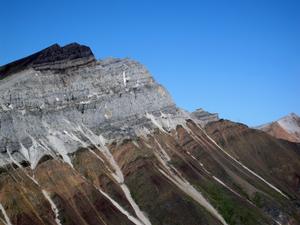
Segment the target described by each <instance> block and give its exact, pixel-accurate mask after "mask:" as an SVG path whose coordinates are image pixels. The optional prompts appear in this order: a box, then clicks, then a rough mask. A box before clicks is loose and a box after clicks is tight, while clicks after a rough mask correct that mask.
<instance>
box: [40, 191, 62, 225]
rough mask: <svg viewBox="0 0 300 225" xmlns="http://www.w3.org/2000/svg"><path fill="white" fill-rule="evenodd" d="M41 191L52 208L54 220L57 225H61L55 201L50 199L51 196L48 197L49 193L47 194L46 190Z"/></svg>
mask: <svg viewBox="0 0 300 225" xmlns="http://www.w3.org/2000/svg"><path fill="white" fill-rule="evenodd" d="M42 193H43V195H44V197H45V198H46V199H47V200H48V202H49V203H50V205H51V209H52V211H53V212H54V215H55V222H56V223H57V225H62V224H61V222H60V219H59V210H58V208H57V207H56V205H55V203H54V202H53V201H52V199H51V197H50V195H49V194H48V192H47V191H45V190H42Z"/></svg>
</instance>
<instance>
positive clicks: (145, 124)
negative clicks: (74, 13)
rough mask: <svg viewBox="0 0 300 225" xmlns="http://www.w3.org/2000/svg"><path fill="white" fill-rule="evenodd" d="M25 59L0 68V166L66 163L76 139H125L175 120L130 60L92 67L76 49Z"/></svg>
mask: <svg viewBox="0 0 300 225" xmlns="http://www.w3.org/2000/svg"><path fill="white" fill-rule="evenodd" d="M25 59H26V60H24V59H23V60H20V61H17V62H15V63H12V64H9V65H8V66H4V67H2V74H1V77H2V78H3V77H4V78H3V79H2V80H0V165H4V164H7V163H11V162H15V163H17V162H21V161H28V162H30V163H31V165H32V167H34V166H35V165H36V163H37V162H38V160H39V159H40V158H41V157H42V156H43V155H45V154H48V155H51V156H53V157H55V156H57V155H60V156H62V157H63V158H64V160H66V161H68V153H71V152H74V151H76V150H77V149H78V148H79V147H80V146H82V143H81V140H85V141H86V139H88V140H89V141H90V142H93V141H95V140H94V139H95V138H98V137H102V136H104V137H105V138H106V139H115V138H122V137H132V136H134V135H136V134H137V133H139V134H141V133H143V132H147V131H148V130H149V129H151V128H153V127H154V125H153V124H155V123H153V118H155V117H161V116H162V115H164V116H165V115H168V117H170V116H171V117H182V115H181V114H180V110H178V109H177V108H176V106H175V104H174V103H173V101H172V99H171V97H170V95H169V93H168V92H167V91H166V90H165V89H164V88H163V87H162V86H161V85H159V84H157V83H156V82H155V81H154V80H153V78H152V77H151V75H150V74H149V72H148V71H147V69H146V68H145V67H144V66H142V65H141V64H139V63H137V62H135V61H132V60H129V59H106V60H101V61H96V60H95V59H94V56H93V54H92V53H91V52H90V50H89V48H87V47H82V46H80V45H77V44H75V45H74V44H73V45H68V46H65V47H63V48H61V47H59V46H56V45H55V46H52V47H50V48H48V49H46V50H44V51H41V52H39V53H36V54H34V55H33V56H29V57H27V58H25ZM3 68H4V69H3ZM5 68H6V69H5ZM7 68H9V69H7ZM3 71H4V72H3ZM14 71H18V72H14ZM0 72H1V71H0ZM149 115H151V116H152V117H149ZM149 118H150V119H149ZM151 119H152V121H151Z"/></svg>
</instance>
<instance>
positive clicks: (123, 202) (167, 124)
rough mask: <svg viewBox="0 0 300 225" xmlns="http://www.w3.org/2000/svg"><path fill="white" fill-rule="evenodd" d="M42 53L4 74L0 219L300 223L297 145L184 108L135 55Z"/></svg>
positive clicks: (0, 85)
mask: <svg viewBox="0 0 300 225" xmlns="http://www.w3.org/2000/svg"><path fill="white" fill-rule="evenodd" d="M51 48H53V49H52V50H51ZM49 49H50V50H49ZM55 49H56V50H55ZM81 49H82V51H83V52H81ZM42 52H43V54H41V53H40V55H39V56H34V57H32V56H29V57H27V58H31V59H32V60H31V62H30V63H29V61H30V60H28V61H27V62H26V63H22V66H23V67H22V69H20V68H21V67H20V66H19V69H18V72H12V73H10V74H9V76H6V77H5V78H4V79H2V80H1V81H0V225H2V224H3V225H11V224H13V225H39V224H45V225H46V224H47V225H48V224H49V225H50V224H51V225H52V224H53V225H54V224H55V225H62V224H65V225H70V224H72V225H98V224H103V225H114V224H116V225H123V224H124V225H125V224H126V225H127V224H135V225H150V224H152V225H176V224H178V225H183V224H184V225H195V224H197V225H222V224H223V225H226V224H228V225H270V224H271V225H275V224H282V225H298V224H300V213H299V208H298V205H299V196H300V195H299V190H300V189H299V187H300V185H299V184H300V182H299V180H300V175H299V174H298V171H300V158H299V151H300V148H299V145H297V144H295V143H290V142H284V141H279V140H277V139H275V138H272V137H271V136H269V135H267V134H265V133H263V132H261V131H257V130H252V129H249V128H248V127H247V126H245V125H242V124H236V123H232V122H229V121H224V120H218V121H210V122H209V123H207V116H208V117H210V114H208V115H207V113H204V114H205V115H204V114H203V113H200V114H201V115H202V117H198V118H197V117H195V115H190V114H188V113H186V112H185V111H183V110H180V109H178V108H177V107H176V105H175V104H174V102H173V101H172V99H171V97H170V95H169V94H168V92H167V91H166V90H165V89H164V88H163V87H162V86H160V85H159V84H157V83H156V82H155V81H154V80H153V78H152V77H151V75H150V74H149V72H148V71H147V70H146V69H145V68H144V67H143V66H142V65H141V64H139V63H137V62H135V61H132V60H128V59H107V60H101V61H95V60H94V57H92V54H90V53H88V52H89V50H87V49H86V47H82V46H79V45H69V46H65V47H59V46H52V47H50V48H48V50H47V51H46V50H44V51H42ZM33 58H34V59H33ZM38 58H39V59H38ZM90 58H93V60H91V61H90ZM25 61H26V60H25ZM25 61H23V62H25ZM37 62H38V63H37ZM84 62H87V63H84ZM36 65H38V66H36ZM15 66H16V64H15ZM198 115H199V114H198ZM203 115H204V117H205V119H203V118H204V117H203ZM212 117H214V118H215V116H214V115H212ZM205 124H206V126H205V130H204V129H203V126H204V125H205ZM287 162H289V163H288V164H287Z"/></svg>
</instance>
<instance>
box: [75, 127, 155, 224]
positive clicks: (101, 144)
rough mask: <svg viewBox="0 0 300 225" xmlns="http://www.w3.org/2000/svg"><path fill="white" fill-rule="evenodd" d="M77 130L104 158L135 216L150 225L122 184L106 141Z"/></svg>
mask: <svg viewBox="0 0 300 225" xmlns="http://www.w3.org/2000/svg"><path fill="white" fill-rule="evenodd" d="M77 130H78V131H79V132H80V133H81V134H82V135H83V136H85V137H86V138H87V139H88V140H89V141H90V142H91V143H92V144H93V145H94V146H95V147H96V148H97V149H98V150H99V151H100V152H101V153H102V154H103V155H104V156H105V158H106V160H107V161H108V162H109V164H110V166H111V167H112V168H113V169H114V172H112V171H111V175H112V176H113V178H114V179H115V180H116V181H117V182H118V183H119V185H120V187H121V189H122V191H123V193H124V195H125V197H126V199H127V200H128V202H129V203H130V204H131V206H132V208H133V210H134V212H135V214H136V216H137V217H138V218H139V220H140V221H141V222H142V223H143V224H144V225H151V222H150V220H149V219H148V218H147V217H146V216H145V215H144V213H143V212H142V211H141V209H140V208H139V206H138V205H137V204H136V202H135V201H134V199H133V198H132V196H131V193H130V190H129V188H128V187H127V185H126V184H125V183H124V175H123V172H122V171H121V169H120V167H119V165H118V164H117V162H116V161H115V159H114V157H113V155H112V154H111V153H110V151H109V149H108V148H107V147H106V140H105V139H104V137H102V136H101V135H100V136H97V135H95V134H94V133H93V132H92V131H91V130H90V129H88V128H87V127H85V126H84V125H83V124H82V126H78V127H77Z"/></svg>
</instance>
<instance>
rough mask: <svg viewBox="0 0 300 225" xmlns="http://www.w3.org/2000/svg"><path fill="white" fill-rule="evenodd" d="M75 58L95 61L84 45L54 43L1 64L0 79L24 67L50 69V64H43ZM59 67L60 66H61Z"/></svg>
mask: <svg viewBox="0 0 300 225" xmlns="http://www.w3.org/2000/svg"><path fill="white" fill-rule="evenodd" d="M77 59H82V60H83V62H86V61H91V60H92V61H95V57H94V54H93V52H92V51H91V49H90V48H89V47H87V46H85V45H80V44H78V43H71V44H68V45H65V46H63V47H61V46H60V45H58V44H54V45H51V46H50V47H48V48H45V49H43V50H41V51H39V52H37V53H34V54H32V55H30V56H27V57H25V58H23V59H20V60H17V61H14V62H12V63H9V64H6V65H4V66H1V67H0V79H2V78H4V77H6V76H8V75H9V74H12V73H16V72H19V71H22V70H24V69H28V68H40V67H42V66H44V68H47V69H51V66H48V67H47V66H46V67H45V65H53V64H57V63H64V62H66V61H72V60H77ZM53 68H54V67H53ZM56 68H57V67H56ZM59 68H62V66H60V67H59Z"/></svg>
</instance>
